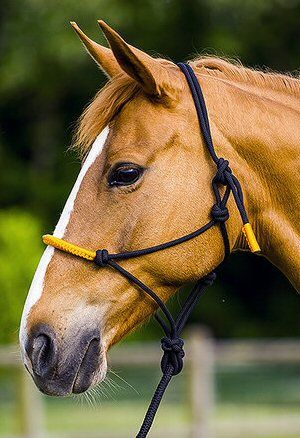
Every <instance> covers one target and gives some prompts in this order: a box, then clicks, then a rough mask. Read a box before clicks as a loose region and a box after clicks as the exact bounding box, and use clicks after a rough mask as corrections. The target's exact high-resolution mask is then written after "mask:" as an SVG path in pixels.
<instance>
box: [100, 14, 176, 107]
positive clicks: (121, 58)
mask: <svg viewBox="0 0 300 438" xmlns="http://www.w3.org/2000/svg"><path fill="white" fill-rule="evenodd" d="M98 23H99V25H100V27H101V29H102V31H103V33H104V35H105V36H106V38H107V40H108V42H109V44H110V47H111V49H112V51H113V53H114V55H115V57H116V59H117V61H118V63H119V65H120V67H121V68H122V70H124V71H125V72H126V73H127V74H128V75H129V76H131V77H132V78H133V79H134V80H136V81H137V82H139V83H140V84H141V86H142V88H143V90H144V91H145V93H146V94H148V95H150V96H152V97H158V98H161V97H171V98H175V95H176V94H177V93H178V90H179V89H180V90H181V87H182V84H181V80H180V78H179V76H178V74H176V70H177V68H176V66H175V65H174V64H172V63H171V62H168V64H169V65H168V67H167V65H166V64H165V65H163V64H162V61H161V60H159V59H155V58H152V56H149V55H147V54H146V53H145V52H143V51H141V50H139V49H137V48H135V47H133V46H130V45H129V44H127V43H126V42H125V41H124V40H123V38H122V37H121V36H120V35H119V34H118V33H117V32H116V31H115V30H113V29H112V28H111V27H110V26H108V24H106V23H105V22H104V21H103V20H98ZM171 66H172V67H171ZM173 67H174V69H172V68H173ZM180 84H181V86H180Z"/></svg>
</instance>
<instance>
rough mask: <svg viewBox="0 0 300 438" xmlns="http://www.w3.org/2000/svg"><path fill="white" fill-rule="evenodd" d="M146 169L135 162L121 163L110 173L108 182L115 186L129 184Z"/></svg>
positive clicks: (135, 180) (136, 179)
mask: <svg viewBox="0 0 300 438" xmlns="http://www.w3.org/2000/svg"><path fill="white" fill-rule="evenodd" d="M143 171H144V169H143V168H142V167H140V166H138V165H137V164H134V163H121V164H118V165H117V166H115V167H114V168H113V169H112V170H111V171H110V173H109V176H108V184H109V185H110V186H111V187H113V186H129V185H131V184H134V183H135V182H137V181H138V180H139V178H140V177H141V176H142V174H143Z"/></svg>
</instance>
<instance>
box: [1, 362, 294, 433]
mask: <svg viewBox="0 0 300 438" xmlns="http://www.w3.org/2000/svg"><path fill="white" fill-rule="evenodd" d="M120 371H121V375H122V376H123V377H125V378H126V380H127V381H128V382H129V383H130V385H132V386H134V387H135V388H136V389H137V390H138V393H137V392H135V391H134V390H133V389H132V388H131V387H130V386H128V385H126V384H125V383H124V382H122V381H121V380H119V379H117V378H114V381H115V383H111V385H113V387H111V389H109V388H108V387H103V394H102V396H99V395H96V396H95V395H94V397H95V399H94V401H92V400H91V399H89V401H87V400H85V399H84V398H83V397H80V398H76V399H75V398H73V399H72V398H70V399H55V398H46V397H45V404H44V406H45V420H46V421H45V422H46V428H47V430H48V432H49V434H50V436H51V437H55V438H63V437H67V436H68V437H70V436H72V438H73V437H74V438H76V437H79V438H88V437H97V438H104V437H105V438H114V437H118V438H123V437H124V438H125V437H129V436H134V433H135V432H136V431H137V428H138V426H139V424H140V423H141V420H142V418H143V415H144V412H145V409H146V407H147V404H148V401H149V399H150V397H151V395H152V391H153V389H154V386H155V383H156V381H157V379H158V376H159V373H156V372H154V371H153V369H152V368H150V367H149V368H147V367H143V368H134V367H132V368H130V369H125V368H124V369H122V370H120ZM12 377H13V374H11V372H10V371H7V372H6V374H4V375H2V376H1V375H0V437H4V436H5V435H8V434H13V433H16V432H17V427H16V424H17V422H16V421H15V411H14V403H13V402H14V397H15V395H16V394H14V392H13V387H14V385H13V378H12ZM187 385H188V376H187V373H185V374H184V375H182V376H181V377H178V378H177V379H175V380H174V382H173V383H172V384H171V387H170V391H169V392H168V394H167V397H166V398H165V401H164V403H163V405H162V407H161V410H160V412H159V415H158V418H157V420H156V423H155V428H154V430H153V432H154V433H153V434H152V436H153V437H162V436H166V435H168V434H169V435H170V436H172V438H173V437H177V436H178V437H182V438H184V437H188V433H187V430H188V428H189V425H190V409H189V395H188V392H187V387H188V386H187ZM91 404H92V406H91ZM299 414H300V369H299V367H296V366H287V365H285V366H282V365H281V366H280V367H279V366H275V365H274V366H270V365H268V366H266V365H265V366H262V365H261V366H247V367H245V366H244V367H235V366H231V367H226V368H224V367H222V368H219V369H217V370H216V411H215V413H214V417H213V423H214V429H215V431H216V438H229V437H230V438H235V437H239V438H240V437H241V436H242V437H243V438H250V437H251V438H296V437H297V438H299V436H300V415H299Z"/></svg>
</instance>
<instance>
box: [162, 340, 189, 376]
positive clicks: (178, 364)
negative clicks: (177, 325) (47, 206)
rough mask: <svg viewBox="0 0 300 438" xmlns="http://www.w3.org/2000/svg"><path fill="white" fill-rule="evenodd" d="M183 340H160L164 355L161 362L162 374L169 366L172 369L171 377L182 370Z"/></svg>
mask: <svg viewBox="0 0 300 438" xmlns="http://www.w3.org/2000/svg"><path fill="white" fill-rule="evenodd" d="M183 345H184V342H183V339H181V338H179V337H177V338H167V337H165V338H162V340H161V348H162V350H163V352H164V355H163V357H162V360H161V370H162V372H163V373H165V371H166V370H167V367H168V366H169V365H172V367H173V372H172V374H173V376H175V375H176V374H179V373H180V371H181V370H182V368H183V358H184V350H183Z"/></svg>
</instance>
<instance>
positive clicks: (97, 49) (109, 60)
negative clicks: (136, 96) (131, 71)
mask: <svg viewBox="0 0 300 438" xmlns="http://www.w3.org/2000/svg"><path fill="white" fill-rule="evenodd" d="M70 24H71V26H72V27H73V29H74V30H75V32H76V33H77V34H78V36H79V38H80V39H81V41H82V42H83V44H84V45H85V48H86V49H87V51H88V53H89V54H90V55H91V57H92V58H93V59H94V60H95V61H96V63H97V64H98V65H99V66H100V68H101V70H102V71H103V72H104V73H105V74H106V76H108V77H109V78H113V77H114V76H116V75H117V74H119V73H121V72H122V69H121V67H120V65H119V64H118V62H117V60H116V58H115V56H114V54H113V52H112V51H111V49H108V48H107V47H104V46H101V45H100V44H98V43H96V42H95V41H93V40H91V39H90V38H89V37H88V36H87V35H86V34H85V33H84V32H83V31H82V30H81V29H80V27H79V26H78V24H77V23H75V22H74V21H71V22H70Z"/></svg>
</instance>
